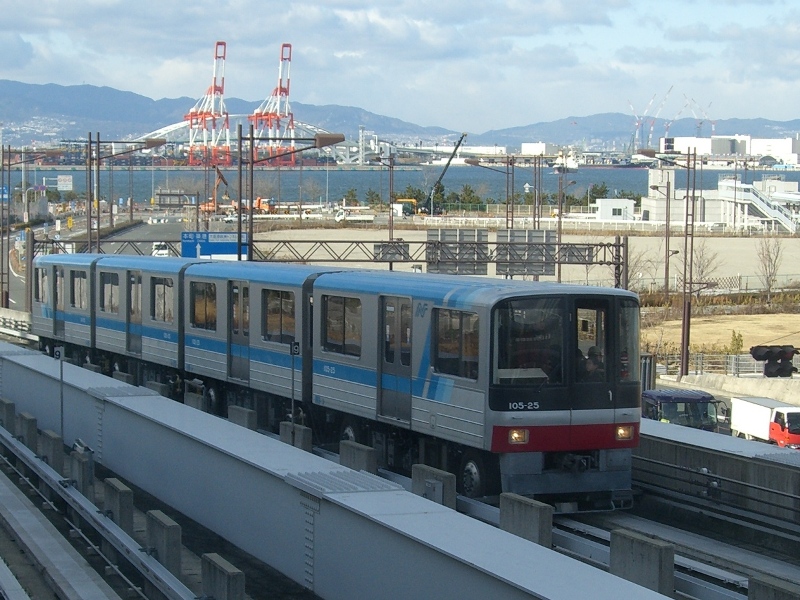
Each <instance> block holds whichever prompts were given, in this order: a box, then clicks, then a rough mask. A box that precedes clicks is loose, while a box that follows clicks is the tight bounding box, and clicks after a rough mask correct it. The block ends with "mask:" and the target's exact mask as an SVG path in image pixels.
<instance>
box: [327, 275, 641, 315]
mask: <svg viewBox="0 0 800 600" xmlns="http://www.w3.org/2000/svg"><path fill="white" fill-rule="evenodd" d="M315 287H318V288H322V289H324V288H327V289H330V290H339V291H342V292H352V293H357V292H362V293H374V294H393V295H398V296H408V295H412V296H414V297H415V298H429V299H431V300H439V301H444V302H445V303H446V304H447V305H449V306H454V307H457V306H461V305H468V304H476V303H477V304H483V303H486V304H492V303H494V302H497V301H498V300H503V299H506V298H515V297H519V296H532V295H533V296H535V295H553V294H583V295H587V294H588V295H592V294H603V295H608V294H611V295H617V296H622V297H629V298H631V299H634V300H635V299H637V295H636V294H634V293H633V292H629V291H627V290H622V289H617V288H600V287H588V286H579V285H566V284H560V283H551V282H538V281H536V282H533V281H520V280H513V279H497V278H491V277H476V276H464V275H440V274H435V273H409V272H398V271H377V270H341V271H335V272H331V273H327V274H324V275H321V276H320V277H319V279H318V280H317V282H316V283H315Z"/></svg>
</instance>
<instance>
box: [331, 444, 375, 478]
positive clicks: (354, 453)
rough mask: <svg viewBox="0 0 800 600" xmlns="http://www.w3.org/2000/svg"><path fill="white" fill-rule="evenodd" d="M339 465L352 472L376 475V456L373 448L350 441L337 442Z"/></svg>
mask: <svg viewBox="0 0 800 600" xmlns="http://www.w3.org/2000/svg"><path fill="white" fill-rule="evenodd" d="M339 464H340V465H342V466H343V467H347V468H348V469H353V470H354V471H366V472H367V473H372V474H373V475H377V474H378V455H377V453H376V452H375V448H370V447H369V446H365V445H363V444H358V443H356V442H351V441H350V440H342V441H341V442H339Z"/></svg>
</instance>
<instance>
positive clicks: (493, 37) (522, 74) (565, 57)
mask: <svg viewBox="0 0 800 600" xmlns="http://www.w3.org/2000/svg"><path fill="white" fill-rule="evenodd" d="M589 7H590V8H589ZM799 16H800V13H798V11H797V10H796V9H794V7H793V5H792V3H791V2H789V1H788V0H775V1H772V2H770V1H769V0H766V1H762V0H759V1H758V2H756V1H754V0H752V1H749V0H709V1H708V2H702V3H696V2H689V0H673V1H672V2H671V3H669V4H668V5H665V4H664V3H663V2H657V1H656V0H636V1H634V0H595V1H593V2H592V3H590V4H587V3H586V2H584V1H583V0H502V1H500V0H498V1H497V2H493V3H487V2H485V0H461V1H459V0H439V1H437V2H430V0H428V1H426V2H423V1H421V0H396V1H394V2H391V3H373V4H371V5H365V4H364V3H363V2H362V1H361V0H326V2H324V3H320V2H316V1H312V0H294V1H292V0H290V1H288V2H287V1H285V0H284V1H281V2H278V1H276V0H266V1H265V0H216V1H214V2H212V1H210V0H195V1H193V2H192V3H185V2H155V1H154V0H139V1H138V2H128V1H122V0H72V1H71V2H69V3H68V8H65V5H64V3H63V2H56V1H55V0H41V1H39V2H37V6H36V10H35V11H34V10H30V6H29V3H27V2H22V1H21V0H6V2H5V4H4V10H3V12H2V14H0V51H2V52H3V56H4V57H6V58H7V60H4V61H2V63H0V78H4V79H15V80H20V81H26V82H30V83H59V84H63V85H74V84H81V83H91V84H94V85H108V86H111V87H115V88H119V89H124V90H129V91H133V92H136V93H139V94H142V95H145V96H148V97H151V98H163V97H180V96H189V97H191V98H197V97H199V96H201V95H202V94H203V93H204V91H205V90H206V88H207V87H208V85H209V84H210V83H211V74H212V66H213V64H214V60H213V58H214V55H213V52H214V46H215V43H216V41H218V40H224V41H226V42H227V60H226V63H225V85H226V95H227V96H229V97H234V96H235V97H239V98H243V99H246V100H250V101H258V100H262V99H263V98H265V97H266V96H267V95H268V94H269V93H270V91H271V90H272V89H273V88H274V87H275V84H276V83H277V75H278V62H279V56H280V48H281V44H282V43H291V44H292V49H293V53H292V64H291V99H293V100H296V101H299V102H305V103H313V104H342V105H351V106H359V107H362V108H364V109H366V110H369V111H373V112H377V113H381V114H385V115H388V116H392V117H397V118H401V119H405V120H408V121H412V122H415V123H419V124H421V125H440V126H444V127H448V128H450V129H454V130H457V131H461V130H465V131H473V132H481V131H486V130H489V129H500V128H504V127H511V126H515V125H525V124H528V123H535V122H540V121H547V120H553V119H558V118H564V117H567V116H570V115H577V116H580V115H590V114H596V113H602V112H630V107H629V101H630V102H631V103H632V104H633V105H634V106H635V107H636V108H637V109H638V110H640V111H641V110H644V107H645V106H646V105H647V103H648V101H649V100H650V99H651V97H653V96H654V95H656V96H657V97H658V101H659V102H660V101H661V100H662V99H663V96H664V94H665V92H666V90H667V89H669V88H670V86H672V87H673V90H674V91H673V92H672V94H671V96H670V98H669V101H668V102H667V103H665V105H664V106H663V115H662V116H666V115H668V114H674V113H676V112H677V111H678V110H679V108H680V107H681V106H682V105H683V104H684V102H685V100H684V96H688V97H692V98H696V99H697V102H698V104H701V105H702V106H709V105H710V106H712V107H713V111H715V113H716V114H714V115H712V117H713V118H728V117H743V118H746V117H757V116H762V117H766V118H773V119H779V120H784V119H791V118H795V117H796V116H797V115H796V112H795V108H794V103H793V101H792V100H793V98H795V97H797V95H798V93H799V92H800V75H798V70H797V68H796V66H797V64H798V59H800V29H799V28H798V27H797V26H796V25H795V23H797V22H798V17H799ZM776 92H778V93H776ZM189 108H191V107H190V106H187V110H188V109H189Z"/></svg>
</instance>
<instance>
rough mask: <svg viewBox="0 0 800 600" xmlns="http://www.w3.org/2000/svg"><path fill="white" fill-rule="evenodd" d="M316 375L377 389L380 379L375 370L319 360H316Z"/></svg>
mask: <svg viewBox="0 0 800 600" xmlns="http://www.w3.org/2000/svg"><path fill="white" fill-rule="evenodd" d="M314 375H321V376H323V377H330V378H332V379H337V380H341V381H347V382H349V383H358V384H360V385H369V386H371V387H375V386H376V385H377V384H378V377H377V374H376V373H375V369H367V368H364V367H358V366H355V365H347V364H343V363H338V362H330V361H327V360H324V359H319V358H315V359H314Z"/></svg>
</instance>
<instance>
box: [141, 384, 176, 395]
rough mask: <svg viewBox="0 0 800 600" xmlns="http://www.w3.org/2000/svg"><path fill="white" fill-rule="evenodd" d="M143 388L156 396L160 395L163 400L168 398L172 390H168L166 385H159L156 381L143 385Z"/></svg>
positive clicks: (168, 387)
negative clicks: (151, 391)
mask: <svg viewBox="0 0 800 600" xmlns="http://www.w3.org/2000/svg"><path fill="white" fill-rule="evenodd" d="M144 387H146V388H147V389H149V390H153V391H154V392H155V393H157V394H161V395H162V396H164V397H165V398H169V397H170V393H171V392H172V388H170V386H169V384H168V383H159V382H158V381H148V382H147V383H145V384H144Z"/></svg>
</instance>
